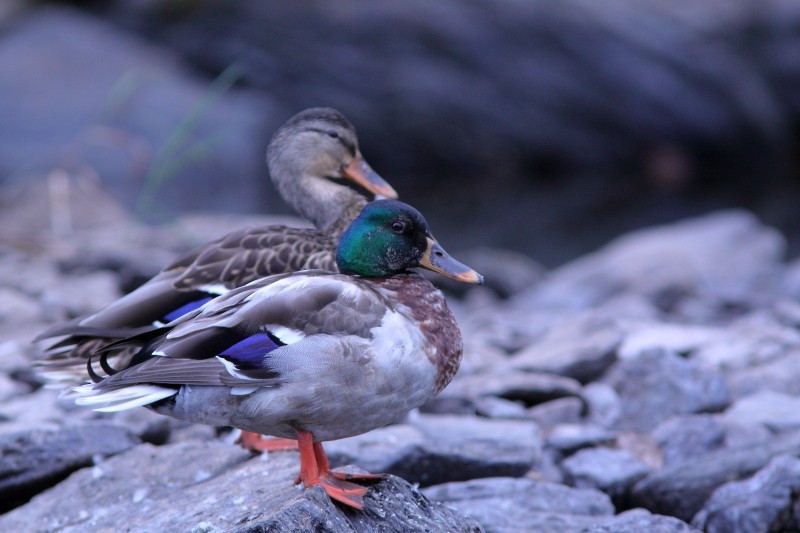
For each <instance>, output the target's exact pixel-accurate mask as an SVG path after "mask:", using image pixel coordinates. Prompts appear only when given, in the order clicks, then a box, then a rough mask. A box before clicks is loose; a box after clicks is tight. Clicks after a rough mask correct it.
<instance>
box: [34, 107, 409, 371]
mask: <svg viewBox="0 0 800 533" xmlns="http://www.w3.org/2000/svg"><path fill="white" fill-rule="evenodd" d="M267 162H268V165H269V169H270V175H271V176H272V180H273V182H274V183H275V186H276V188H277V189H278V191H279V193H280V194H281V196H282V197H283V198H284V200H285V201H286V202H287V203H288V204H289V205H291V206H292V207H293V208H294V209H295V210H296V211H297V212H298V213H299V214H300V215H301V216H303V217H305V218H307V219H308V220H310V221H311V222H313V223H314V225H315V226H316V229H300V228H292V227H286V226H264V227H258V228H250V229H243V230H239V231H235V232H233V233H230V234H228V235H225V236H223V237H221V238H219V239H216V240H214V241H212V242H210V243H208V244H205V245H203V246H200V247H199V248H196V249H194V250H192V251H190V252H187V253H185V254H184V255H182V256H181V257H179V258H178V259H176V260H175V261H174V262H173V263H172V264H171V265H169V266H167V267H166V268H165V269H164V270H162V271H161V272H160V273H159V274H158V275H157V276H155V277H154V278H153V279H151V280H150V281H148V282H147V283H145V284H144V285H142V286H141V287H139V288H138V289H136V290H135V291H133V292H131V293H130V294H128V295H126V296H124V297H122V298H120V299H119V300H117V301H116V302H114V303H112V304H111V305H109V306H108V307H106V308H104V309H102V310H101V311H99V312H97V313H95V314H93V315H91V316H88V317H81V318H78V319H76V320H73V321H72V322H70V323H67V324H65V325H60V326H57V327H55V328H52V329H50V330H48V331H46V332H45V333H43V334H42V335H39V337H38V338H37V340H39V339H45V338H52V337H57V336H63V335H66V336H67V338H66V339H64V340H62V341H61V342H59V343H57V344H55V345H53V346H51V347H50V348H49V349H48V353H47V354H46V355H45V358H44V359H43V360H42V361H40V364H41V365H42V366H46V367H49V372H45V373H49V374H50V375H51V376H58V375H66V376H68V377H76V376H75V374H76V373H78V374H79V375H80V377H81V378H83V377H85V375H83V366H84V365H85V363H86V360H87V359H88V358H89V356H90V355H91V354H92V353H93V352H94V350H96V349H97V348H99V347H100V346H103V345H105V344H108V343H109V342H112V341H113V340H115V339H119V338H124V337H128V336H130V335H133V334H135V333H137V332H139V331H143V330H148V329H152V328H153V327H154V324H158V323H165V322H169V321H170V320H172V319H174V318H177V317H178V316H180V315H181V314H183V313H185V312H188V311H190V310H192V309H194V308H196V307H199V305H202V304H203V303H205V302H207V301H208V300H210V299H211V298H213V297H215V296H217V295H219V294H221V293H224V292H226V291H227V290H230V289H234V288H236V287H240V286H242V285H244V284H246V283H249V282H251V281H253V280H255V279H258V278H261V277H264V276H268V275H271V274H280V273H284V272H295V271H298V270H303V269H309V268H322V269H325V270H335V269H336V262H335V251H336V244H337V242H338V240H339V237H340V236H341V234H342V232H343V231H344V230H345V229H346V228H347V227H348V225H349V224H350V222H352V220H353V219H354V218H355V217H356V216H358V214H359V213H360V212H361V209H362V208H363V207H364V205H366V203H367V199H366V198H365V197H364V195H362V194H361V193H359V192H357V191H356V190H354V189H352V188H350V187H348V186H347V185H345V184H343V183H339V182H337V181H336V180H349V181H350V182H353V183H356V184H358V185H359V186H361V187H363V188H364V189H366V190H367V191H369V192H371V193H373V194H375V195H382V196H386V197H390V198H396V197H397V193H396V192H395V191H394V189H392V187H391V186H390V185H389V184H388V183H386V181H384V180H383V179H382V178H381V177H380V176H379V175H378V174H377V173H375V171H373V170H372V169H371V168H370V166H369V165H368V164H367V163H366V162H365V161H364V159H363V157H362V156H361V152H360V151H359V149H358V140H357V138H356V132H355V129H354V128H353V125H352V124H350V122H349V121H348V120H347V119H346V118H345V117H344V115H342V114H341V113H339V112H338V111H336V110H334V109H328V108H312V109H307V110H305V111H302V112H300V113H298V114H297V115H295V116H293V117H292V118H290V119H289V120H288V121H287V122H286V123H285V124H284V125H283V126H281V127H280V128H279V129H278V131H277V132H276V133H275V135H274V136H273V137H272V140H271V142H270V144H269V147H268V149H267Z"/></svg>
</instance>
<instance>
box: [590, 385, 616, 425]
mask: <svg viewBox="0 0 800 533" xmlns="http://www.w3.org/2000/svg"><path fill="white" fill-rule="evenodd" d="M583 399H584V400H585V401H586V403H587V405H588V409H587V410H588V413H587V415H586V418H587V421H589V422H592V423H594V424H597V425H598V426H601V427H604V428H612V427H615V426H616V424H617V421H618V420H619V418H620V416H622V399H621V398H620V396H619V394H617V391H615V390H614V388H613V387H612V386H611V385H608V384H606V383H603V382H600V381H596V382H594V383H589V384H588V385H586V386H585V387H584V388H583Z"/></svg>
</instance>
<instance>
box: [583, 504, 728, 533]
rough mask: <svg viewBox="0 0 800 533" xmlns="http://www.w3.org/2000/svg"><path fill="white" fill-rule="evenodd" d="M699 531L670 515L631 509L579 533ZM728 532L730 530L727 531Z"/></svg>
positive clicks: (673, 532)
mask: <svg viewBox="0 0 800 533" xmlns="http://www.w3.org/2000/svg"><path fill="white" fill-rule="evenodd" d="M644 532H647V533H700V530H699V529H694V528H693V527H692V526H690V525H689V524H687V523H686V522H682V521H680V520H678V519H677V518H673V517H671V516H663V515H656V514H651V513H649V512H647V511H646V510H644V509H631V510H630V511H625V512H624V513H620V514H618V515H617V516H615V517H614V518H612V519H611V520H608V521H606V522H604V523H602V524H599V525H596V526H591V527H588V528H586V529H584V530H582V531H581V533H644ZM729 533H730V532H729Z"/></svg>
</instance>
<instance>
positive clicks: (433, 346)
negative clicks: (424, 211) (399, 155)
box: [76, 200, 483, 509]
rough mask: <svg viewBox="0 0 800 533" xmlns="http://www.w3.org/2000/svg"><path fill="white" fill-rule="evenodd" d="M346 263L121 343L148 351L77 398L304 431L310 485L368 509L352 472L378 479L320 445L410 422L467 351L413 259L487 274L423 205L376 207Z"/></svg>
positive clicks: (353, 231)
mask: <svg viewBox="0 0 800 533" xmlns="http://www.w3.org/2000/svg"><path fill="white" fill-rule="evenodd" d="M336 261H337V264H338V267H339V271H340V272H341V273H340V274H337V273H333V272H326V271H322V270H308V271H304V272H295V273H291V274H282V275H276V276H270V277H268V278H264V279H261V280H257V281H254V282H252V283H250V284H248V285H246V286H244V287H240V288H238V289H235V290H233V291H230V292H228V293H226V294H224V295H222V296H219V297H218V298H216V299H214V300H212V301H210V302H209V303H207V304H205V305H204V306H203V307H201V308H200V309H197V310H195V311H192V312H190V313H188V314H186V315H183V316H182V317H180V318H178V319H177V320H175V321H173V322H171V323H170V324H168V325H166V326H164V327H162V328H160V329H158V330H155V331H152V332H148V333H145V334H143V335H140V336H138V337H134V338H132V339H128V340H124V341H120V342H118V343H115V345H111V346H110V347H109V348H108V349H116V348H119V347H121V346H130V345H134V346H143V348H142V349H141V351H139V353H137V354H136V356H135V357H134V358H133V360H132V361H131V363H130V365H129V366H128V367H127V368H124V369H122V370H120V371H118V372H116V373H115V374H113V375H111V376H108V377H105V378H104V379H100V380H99V382H98V383H96V384H94V385H92V384H89V385H85V386H83V387H80V388H79V389H76V391H77V394H78V397H77V399H76V402H77V403H78V404H80V405H91V406H98V405H101V406H104V407H101V408H99V409H98V410H100V411H117V410H123V409H129V408H132V407H135V406H140V405H147V406H149V407H150V408H152V409H153V410H154V411H156V412H158V413H161V414H165V415H169V416H172V417H175V418H179V419H182V420H188V421H191V422H199V423H204V424H212V425H229V426H234V427H238V428H241V429H243V430H246V431H251V432H257V433H262V434H269V435H274V436H278V437H284V438H296V439H297V440H298V443H299V447H300V479H301V480H302V482H303V483H304V485H305V486H306V487H308V486H312V485H321V486H322V487H323V488H324V489H325V491H326V492H327V493H328V494H329V495H330V497H331V498H333V499H335V500H338V501H340V502H343V503H345V504H347V505H350V506H352V507H355V508H359V509H360V508H362V507H363V495H364V494H365V492H366V489H365V488H364V487H363V486H360V485H357V484H355V483H352V481H354V480H359V479H362V480H363V479H373V478H374V477H375V476H373V475H366V476H360V475H356V476H353V475H349V474H342V473H337V472H333V471H331V470H330V467H329V465H328V460H327V458H326V456H325V452H324V450H323V449H322V445H321V442H322V441H326V440H334V439H341V438H344V437H349V436H352V435H358V434H360V433H365V432H367V431H370V430H372V429H375V428H378V427H381V426H384V425H386V424H389V423H391V422H394V421H396V420H398V419H399V418H400V417H402V416H403V415H404V414H405V413H406V412H408V411H409V410H410V409H413V408H415V407H418V406H420V405H422V404H423V403H424V402H425V401H427V400H428V399H429V398H431V397H432V396H434V395H435V394H436V393H438V392H439V391H440V390H441V389H442V388H443V387H444V386H445V385H447V384H448V383H449V382H450V379H451V378H452V377H453V375H454V374H455V373H456V371H457V370H458V366H459V363H460V360H461V352H462V341H461V332H460V331H459V329H458V326H457V325H456V321H455V319H454V318H453V315H452V314H451V312H450V310H449V308H448V307H447V303H446V302H445V299H444V297H443V295H442V293H441V292H440V291H438V290H437V289H436V288H434V286H433V285H431V283H430V282H428V281H427V280H426V279H425V278H424V277H422V276H421V275H419V274H417V273H413V272H409V271H407V269H409V268H412V267H417V266H420V267H423V268H427V269H430V270H433V271H435V272H439V273H441V274H444V275H445V276H448V277H451V278H454V279H457V280H459V281H463V282H467V283H482V281H483V279H482V277H481V276H480V275H479V274H478V273H477V272H475V271H474V270H472V269H470V268H469V267H467V266H465V265H463V264H461V263H459V262H458V261H456V260H454V259H452V258H451V257H450V256H448V255H447V253H446V252H445V251H444V249H442V247H441V246H440V245H439V244H438V243H437V242H436V241H435V240H434V238H433V236H432V235H431V233H430V231H429V230H428V226H427V223H426V222H425V219H424V218H423V217H422V215H421V214H420V213H419V212H418V211H417V210H416V209H414V208H412V207H410V206H408V205H406V204H403V203H401V202H398V201H395V200H379V201H375V202H372V203H370V204H368V205H367V206H366V207H365V208H364V210H363V212H362V213H361V214H360V215H359V216H358V218H356V220H355V221H354V222H353V223H352V225H351V226H350V228H349V229H348V230H347V231H346V232H345V233H344V235H343V236H342V238H341V241H340V243H339V246H338V249H337V254H336ZM104 350H105V349H101V350H100V351H99V352H98V354H96V357H100V358H102V357H104Z"/></svg>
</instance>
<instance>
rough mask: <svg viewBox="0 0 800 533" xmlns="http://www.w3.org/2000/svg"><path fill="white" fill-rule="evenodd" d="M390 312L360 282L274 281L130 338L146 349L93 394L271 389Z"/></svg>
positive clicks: (312, 276)
mask: <svg viewBox="0 0 800 533" xmlns="http://www.w3.org/2000/svg"><path fill="white" fill-rule="evenodd" d="M388 312H392V307H391V304H390V302H389V301H388V300H387V299H386V298H385V297H384V296H382V295H381V294H380V293H378V292H376V291H375V290H374V289H372V288H371V287H370V285H369V283H368V282H364V281H362V280H359V279H355V278H352V277H349V276H344V275H340V274H331V273H327V272H322V271H308V272H304V273H299V274H293V275H286V276H273V277H270V278H267V279H265V280H259V281H257V282H254V283H251V284H249V285H247V286H245V287H242V288H240V289H236V290H234V291H231V292H229V293H227V294H225V295H223V296H221V297H219V298H217V299H215V300H213V301H212V302H210V303H208V304H207V305H205V306H204V307H203V308H201V309H200V310H199V311H198V312H196V313H194V314H192V315H190V316H187V317H184V318H181V319H179V320H177V321H176V322H174V323H173V324H170V325H169V326H167V327H165V328H163V329H162V330H161V331H160V332H158V337H157V338H155V339H148V338H147V335H145V336H142V337H141V338H139V339H134V340H132V341H130V342H132V343H139V344H144V345H145V346H144V348H143V352H142V353H141V354H140V356H138V357H137V358H135V359H134V364H132V365H131V366H129V367H128V368H126V369H124V370H122V371H120V372H118V373H116V374H114V375H112V376H109V377H108V378H106V379H104V380H103V381H102V382H100V383H98V384H97V385H96V386H95V389H99V390H103V389H106V390H108V389H119V388H123V387H130V386H136V385H142V384H156V385H173V386H179V385H216V386H232V387H247V386H271V385H276V384H279V383H280V381H281V374H282V372H283V371H285V369H286V368H287V363H286V362H287V361H297V360H302V361H304V363H303V364H314V362H313V361H314V357H325V354H326V353H328V354H331V353H339V352H341V351H342V350H341V349H340V348H342V346H344V345H345V344H348V345H352V341H353V340H354V339H356V340H358V339H362V340H364V341H367V340H369V339H370V338H371V336H372V332H371V330H372V329H373V328H375V327H377V326H379V325H381V323H382V321H383V320H384V317H385V315H386V314H387V313H388ZM345 339H346V341H345ZM125 343H126V341H123V342H122V343H117V345H116V346H115V348H118V347H121V346H124V345H125ZM342 349H344V348H342ZM289 366H291V364H289Z"/></svg>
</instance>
